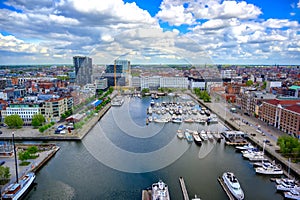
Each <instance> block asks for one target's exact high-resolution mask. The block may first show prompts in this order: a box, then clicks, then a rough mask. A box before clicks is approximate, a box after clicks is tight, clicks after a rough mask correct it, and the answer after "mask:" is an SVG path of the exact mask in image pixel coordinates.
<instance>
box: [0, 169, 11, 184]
mask: <svg viewBox="0 0 300 200" xmlns="http://www.w3.org/2000/svg"><path fill="white" fill-rule="evenodd" d="M10 176H11V174H10V171H9V167H5V166H0V185H5V184H6V183H7V182H8V181H9V179H10Z"/></svg>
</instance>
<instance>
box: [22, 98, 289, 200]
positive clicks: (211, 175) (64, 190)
mask: <svg viewBox="0 0 300 200" xmlns="http://www.w3.org/2000/svg"><path fill="white" fill-rule="evenodd" d="M150 101H151V99H145V98H130V99H127V100H126V99H125V101H124V103H123V105H122V106H121V107H118V106H117V107H112V108H111V109H110V110H109V111H108V112H107V113H106V115H104V116H103V117H102V118H101V120H100V121H99V122H98V124H97V125H96V126H95V127H94V128H92V129H91V131H90V133H89V134H88V135H86V137H85V138H84V139H83V140H82V142H68V143H65V142H58V143H59V146H60V147H61V148H60V149H61V150H60V153H59V155H58V156H56V159H54V160H51V161H50V162H49V164H47V165H46V166H44V168H42V169H41V170H40V171H39V174H38V175H37V178H36V179H37V181H36V182H38V187H36V189H35V191H34V192H30V193H29V194H28V198H29V199H41V198H42V197H43V196H44V195H45V194H51V198H56V196H55V194H63V195H65V196H66V197H68V198H71V199H84V198H88V197H87V196H86V195H87V194H89V195H91V196H89V195H88V196H89V197H90V198H98V199H99V198H104V199H112V198H113V199H120V200H121V199H122V200H132V199H140V198H141V196H144V195H145V196H146V194H147V192H144V191H143V192H142V194H143V195H141V190H142V188H147V187H149V186H151V185H152V184H153V183H155V182H157V180H159V179H161V180H163V181H164V182H165V183H168V189H169V192H170V199H172V200H174V199H175V200H176V199H178V200H179V199H182V198H181V197H182V191H181V189H180V184H178V174H180V175H182V176H183V177H185V179H186V180H188V183H190V184H189V185H188V189H189V193H191V194H201V199H202V198H203V199H216V200H218V199H225V198H226V197H227V196H226V193H224V191H223V190H222V189H221V188H219V187H218V186H216V184H215V183H216V180H217V177H216V174H221V173H222V172H223V171H227V170H230V169H236V170H237V171H235V174H237V175H238V177H240V181H241V182H244V181H245V179H246V180H247V182H248V184H245V186H244V187H243V189H244V190H245V192H246V196H247V198H249V199H255V198H259V199H270V198H271V199H274V200H277V199H282V198H283V194H278V193H276V192H275V193H274V191H276V188H274V186H273V184H272V183H271V182H270V181H269V179H268V178H264V177H263V176H257V175H255V173H254V174H253V169H252V167H251V168H249V163H248V162H246V161H245V160H244V159H243V158H242V157H241V156H237V155H238V154H236V152H235V148H234V147H230V146H227V145H226V144H225V141H224V140H221V141H220V142H219V143H216V141H217V140H216V138H215V137H214V138H213V140H209V139H208V136H207V134H206V131H210V135H214V134H215V133H216V132H223V131H225V130H226V127H224V126H223V125H222V124H219V123H218V124H210V125H209V126H208V125H207V124H205V125H203V124H201V123H184V122H183V123H149V125H148V126H146V125H145V119H146V118H147V112H145V110H147V108H148V107H149V103H150ZM157 101H167V98H159V99H157ZM126 107H128V110H129V114H130V116H132V117H131V120H132V121H126V123H124V124H122V123H123V121H121V120H119V118H126V117H127V116H126V115H125V114H127V113H126V112H124V111H123V110H124V109H125V108H126ZM137 107H139V109H136V108H137ZM119 110H120V111H122V112H118V111H119ZM127 118H128V117H127ZM129 124H130V130H131V131H130V132H127V129H126V128H125V127H128V125H129ZM134 124H136V125H137V126H135V125H134ZM112 127H114V128H113V129H112ZM157 128H159V129H157ZM135 129H137V130H135ZM186 129H189V130H190V131H191V133H193V131H195V130H197V132H198V133H201V132H203V133H204V135H206V137H207V140H206V141H203V142H202V145H201V146H198V145H196V143H194V142H192V143H188V142H187V141H185V140H183V139H179V138H178V136H177V130H182V131H183V132H184V131H185V130H186ZM112 130H113V131H112ZM138 130H143V131H138ZM156 130H158V131H156ZM133 136H134V137H133ZM100 138H101V139H100ZM105 138H107V139H108V140H106V139H105ZM110 143H113V146H118V147H119V148H122V149H124V150H126V152H134V153H135V154H145V153H147V154H148V153H151V156H144V155H143V156H142V157H138V158H135V159H134V160H135V161H134V162H132V161H131V158H130V156H129V155H122V154H120V153H121V152H117V150H116V149H114V148H113V146H111V145H109V144H110ZM167 144H169V145H167ZM171 144H174V147H173V148H172V149H173V150H172V151H171V152H172V154H165V153H163V152H161V154H160V155H158V156H159V157H162V156H163V157H164V158H165V159H164V160H169V159H170V158H172V157H174V155H176V154H177V152H181V153H180V154H179V156H178V157H176V158H175V159H174V161H169V162H168V163H167V164H163V163H161V164H160V165H161V166H160V168H158V169H157V168H153V169H150V168H151V166H152V165H153V164H157V162H153V160H156V156H155V154H154V153H153V152H157V150H158V149H162V147H166V146H167V147H168V146H170V147H171ZM133 147H134V148H133ZM98 152H102V153H101V154H97V153H98ZM159 152H160V151H159ZM112 154H113V155H114V156H113V157H112V156H109V155H112ZM74 155H76V158H77V159H73V157H74ZM106 156H107V158H106ZM123 158H125V159H123ZM108 161H109V162H110V163H108ZM82 162H84V163H85V165H84V168H85V169H89V170H87V171H86V174H85V178H82V177H81V176H79V175H77V173H76V172H78V170H80V169H81V168H82ZM114 162H116V163H122V164H121V165H120V164H117V165H114ZM115 166H118V167H120V166H121V167H122V168H117V170H116V168H115ZM153 166H154V165H153ZM236 166H239V167H238V168H236ZM250 166H251V165H250ZM66 168H67V169H68V173H65V170H63V169H66ZM145 168H146V169H147V170H146V171H142V172H139V173H131V172H130V173H128V169H130V170H134V169H145ZM199 169H201V170H199ZM89 171H93V172H94V171H97V172H101V173H89ZM48 173H51V174H52V175H51V176H49V175H48ZM41 177H47V179H45V178H41ZM103 179H105V180H106V181H105V184H99V180H103ZM77 180H81V181H77ZM87 185H88V187H87ZM129 185H130V187H129ZM95 186H97V187H95ZM199 186H200V187H199ZM150 190H151V189H150ZM258 191H259V192H258ZM257 192H258V194H257ZM113 194H114V195H113ZM148 194H149V193H148ZM56 199H57V198H56Z"/></svg>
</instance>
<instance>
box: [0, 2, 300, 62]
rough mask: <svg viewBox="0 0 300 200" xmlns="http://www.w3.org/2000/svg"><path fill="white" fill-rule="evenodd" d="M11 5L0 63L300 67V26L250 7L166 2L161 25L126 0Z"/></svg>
mask: <svg viewBox="0 0 300 200" xmlns="http://www.w3.org/2000/svg"><path fill="white" fill-rule="evenodd" d="M5 4H6V5H8V6H10V7H13V8H14V9H8V8H7V9H4V8H3V9H0V21H1V23H0V30H4V31H5V32H0V34H1V33H5V34H1V35H0V51H1V56H4V55H6V56H7V55H9V54H10V55H13V54H15V55H16V56H17V55H20V54H21V53H23V54H24V55H25V54H26V55H27V56H28V55H30V56H31V57H26V59H27V60H28V59H37V57H39V58H40V60H42V59H44V60H45V61H44V62H49V61H51V59H52V60H53V61H56V62H57V61H60V62H64V63H66V62H71V61H72V56H74V55H77V54H80V55H87V56H91V57H93V58H94V60H95V62H98V63H105V62H108V63H112V62H113V60H114V59H116V58H118V57H120V56H125V57H126V58H128V59H130V60H132V61H133V63H134V61H136V62H149V63H151V62H155V60H156V59H157V61H156V62H159V61H166V62H167V61H168V62H171V61H172V59H174V60H177V61H179V60H181V61H182V62H183V61H184V62H189V63H212V62H216V63H221V62H223V61H225V60H227V61H228V60H229V61H231V62H232V63H234V62H240V63H241V62H250V61H248V60H249V59H250V58H251V59H252V60H251V62H252V61H253V62H255V61H258V60H262V59H264V60H266V61H270V60H272V59H271V58H274V57H276V58H277V59H280V58H282V59H285V60H289V58H291V59H294V60H298V62H299V60H300V54H299V51H298V50H299V49H300V42H299V41H300V36H299V31H300V27H299V22H298V21H292V20H290V19H276V18H273V19H263V18H260V17H262V15H261V14H262V10H261V9H260V8H259V7H257V6H256V5H254V4H250V3H247V2H245V1H221V0H163V1H162V2H161V5H160V7H159V8H160V10H159V11H158V12H157V13H156V15H155V16H154V17H152V16H151V15H150V14H149V12H148V11H147V10H144V9H141V8H140V7H139V6H138V5H137V4H136V3H124V2H123V1H122V0H110V1H102V0H101V1H99V0H87V1H82V0H56V1H48V0H7V1H6V2H5ZM299 4H300V2H299V3H298V4H297V6H298V8H299ZM295 5H296V4H295ZM166 24H168V25H169V26H166ZM182 25H184V26H182ZM166 27H167V28H166ZM182 27H187V28H186V30H185V31H182ZM166 30H171V31H166ZM4 52H5V53H4ZM287 52H288V53H287ZM297 53H298V54H297ZM34 56H35V57H36V58H34ZM251 56H252V57H251ZM47 59H48V60H47ZM2 60H3V59H2ZM32 61H34V60H32ZM272 64H273V63H272Z"/></svg>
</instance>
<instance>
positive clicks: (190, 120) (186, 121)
mask: <svg viewBox="0 0 300 200" xmlns="http://www.w3.org/2000/svg"><path fill="white" fill-rule="evenodd" d="M183 121H184V122H185V123H193V122H194V120H193V119H191V118H188V119H184V120H183Z"/></svg>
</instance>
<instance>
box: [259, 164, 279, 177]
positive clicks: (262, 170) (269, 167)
mask: <svg viewBox="0 0 300 200" xmlns="http://www.w3.org/2000/svg"><path fill="white" fill-rule="evenodd" d="M255 172H256V173H258V174H268V175H275V174H279V175H280V174H283V171H282V169H281V167H279V165H275V164H273V163H263V165H262V167H257V168H256V169H255Z"/></svg>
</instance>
